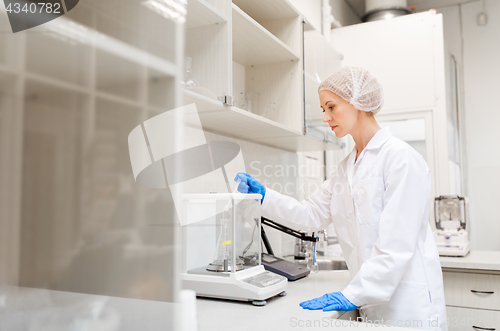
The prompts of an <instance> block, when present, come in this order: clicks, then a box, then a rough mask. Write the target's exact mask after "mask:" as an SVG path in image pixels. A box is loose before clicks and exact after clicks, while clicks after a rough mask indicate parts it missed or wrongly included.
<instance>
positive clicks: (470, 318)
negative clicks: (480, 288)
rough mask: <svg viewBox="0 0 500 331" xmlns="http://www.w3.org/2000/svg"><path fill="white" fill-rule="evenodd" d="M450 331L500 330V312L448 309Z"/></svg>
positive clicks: (447, 320)
mask: <svg viewBox="0 0 500 331" xmlns="http://www.w3.org/2000/svg"><path fill="white" fill-rule="evenodd" d="M446 314H447V319H446V322H447V325H448V330H449V331H495V330H498V329H500V323H499V322H500V311H496V310H483V309H469V308H459V307H446Z"/></svg>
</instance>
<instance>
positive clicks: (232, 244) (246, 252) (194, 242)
mask: <svg viewBox="0 0 500 331" xmlns="http://www.w3.org/2000/svg"><path fill="white" fill-rule="evenodd" d="M261 198H262V196H261V195H260V194H240V193H235V194H234V193H233V194H231V193H214V194H186V195H184V196H183V211H182V213H183V215H184V217H187V218H192V219H202V221H198V222H192V223H190V222H187V223H189V224H188V225H186V226H183V258H182V273H181V279H182V285H183V288H185V289H191V290H194V291H195V292H196V295H197V296H201V297H212V298H221V299H230V300H240V301H251V302H252V303H253V304H254V305H265V304H266V301H265V300H267V299H269V298H271V297H274V296H277V295H285V294H286V292H285V290H286V288H287V279H286V278H285V277H283V276H280V275H277V274H274V273H272V272H269V271H266V270H265V268H264V266H263V265H262V264H261V253H262V251H261V239H260V232H261V222H260V217H261V215H260V208H261V203H260V201H261ZM202 215H216V216H211V217H207V218H203V217H202Z"/></svg>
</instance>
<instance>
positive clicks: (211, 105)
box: [184, 89, 340, 152]
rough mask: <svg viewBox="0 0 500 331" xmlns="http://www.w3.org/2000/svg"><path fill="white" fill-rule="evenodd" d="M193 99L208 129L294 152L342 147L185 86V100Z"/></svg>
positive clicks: (185, 102) (189, 101) (191, 101)
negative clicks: (225, 103)
mask: <svg viewBox="0 0 500 331" xmlns="http://www.w3.org/2000/svg"><path fill="white" fill-rule="evenodd" d="M191 103H195V104H196V108H197V110H198V114H199V116H200V120H201V124H202V126H203V130H204V131H208V132H212V133H216V134H220V135H223V136H228V137H232V138H236V139H241V140H245V141H250V142H255V143H258V144H261V145H266V146H269V147H274V148H279V149H284V150H288V151H292V152H295V151H303V150H327V149H337V148H340V146H339V145H337V144H335V143H332V142H330V143H327V142H324V141H322V140H321V139H316V138H314V137H308V136H304V135H303V134H302V132H300V131H296V130H292V129H290V128H289V127H287V126H285V125H283V124H280V123H277V122H274V121H272V120H270V119H267V118H264V117H262V116H259V115H256V114H253V113H250V112H248V111H246V110H243V109H240V108H238V107H227V106H223V105H222V102H221V101H217V100H213V99H211V98H208V97H206V96H204V95H201V94H198V93H196V92H192V91H189V90H186V89H185V90H184V104H186V105H188V104H191Z"/></svg>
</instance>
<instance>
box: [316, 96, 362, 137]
mask: <svg viewBox="0 0 500 331" xmlns="http://www.w3.org/2000/svg"><path fill="white" fill-rule="evenodd" d="M319 101H320V103H321V109H323V113H324V115H323V122H325V123H328V125H329V126H330V128H331V130H332V131H333V132H335V136H336V137H338V138H342V137H344V136H345V135H347V134H349V133H351V132H352V131H353V129H354V127H355V125H356V123H357V121H358V116H359V110H357V109H356V108H354V106H353V105H351V104H350V103H348V102H346V101H344V99H342V98H341V97H339V96H338V95H336V94H335V93H333V92H331V91H327V90H323V91H321V92H319Z"/></svg>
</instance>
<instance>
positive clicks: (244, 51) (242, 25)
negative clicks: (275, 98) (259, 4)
mask: <svg viewBox="0 0 500 331" xmlns="http://www.w3.org/2000/svg"><path fill="white" fill-rule="evenodd" d="M232 8H233V9H232V12H233V60H234V61H236V62H238V63H240V64H242V65H245V66H249V65H258V64H267V63H275V62H283V61H294V60H299V56H298V55H297V54H295V53H294V52H293V51H292V50H291V49H290V48H289V47H288V46H287V45H285V44H284V43H283V42H282V41H281V40H279V39H278V38H276V37H275V36H274V35H273V34H271V33H270V32H269V31H268V30H266V29H265V28H264V27H262V25H260V24H259V23H257V22H256V21H255V20H254V19H253V18H251V17H250V16H248V15H247V14H246V13H245V12H243V11H242V10H241V9H240V8H238V6H236V5H235V4H233V5H232Z"/></svg>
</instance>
